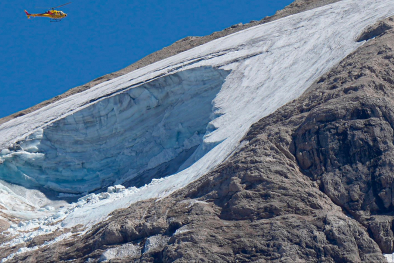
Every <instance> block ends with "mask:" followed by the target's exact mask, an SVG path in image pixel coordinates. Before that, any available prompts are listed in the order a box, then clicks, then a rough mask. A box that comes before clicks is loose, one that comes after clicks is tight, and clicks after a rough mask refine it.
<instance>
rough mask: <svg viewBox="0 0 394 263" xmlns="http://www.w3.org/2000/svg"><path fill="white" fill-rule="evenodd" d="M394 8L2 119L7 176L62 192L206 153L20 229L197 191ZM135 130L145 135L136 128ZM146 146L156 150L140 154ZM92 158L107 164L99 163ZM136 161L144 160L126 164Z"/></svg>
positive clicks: (254, 43)
mask: <svg viewBox="0 0 394 263" xmlns="http://www.w3.org/2000/svg"><path fill="white" fill-rule="evenodd" d="M393 15H394V2H393V1H391V0H380V1H376V0H344V1H340V2H337V3H334V4H331V5H327V6H324V7H321V8H317V9H313V10H310V11H307V12H303V13H300V14H296V15H292V16H289V17H286V18H282V19H280V20H277V21H274V22H271V23H267V24H263V25H259V26H256V27H253V28H249V29H246V30H244V31H241V32H238V33H235V34H232V35H229V36H226V37H223V38H220V39H217V40H215V41H212V42H209V43H207V44H205V45H202V46H199V47H196V48H194V49H191V50H189V51H186V52H183V53H181V54H178V55H176V56H173V57H170V58H167V59H165V60H162V61H159V62H157V63H154V64H152V65H149V66H147V67H144V68H142V69H139V70H136V71H133V72H131V73H128V74H126V75H124V76H121V77H118V78H116V79H113V80H110V81H107V82H104V83H102V84H99V85H97V86H95V87H93V88H91V89H89V90H87V91H85V92H82V93H79V94H76V95H73V96H70V97H68V98H65V99H62V100H60V101H58V102H55V103H53V104H51V105H48V106H46V107H44V108H42V109H40V110H38V111H35V112H33V113H30V114H27V115H25V116H22V117H19V118H16V119H13V120H11V121H9V122H7V123H4V124H2V125H1V126H0V152H1V153H0V176H1V177H0V179H3V180H5V181H9V182H14V183H19V184H22V185H25V186H29V187H35V186H40V187H46V188H49V189H52V190H55V191H58V192H59V193H61V194H59V196H65V195H70V194H80V193H81V191H82V189H90V190H94V189H98V188H100V187H106V186H109V185H110V184H113V185H115V184H120V183H123V182H126V181H127V180H129V179H133V178H134V179H135V178H138V176H144V175H145V174H146V173H147V172H149V171H151V169H154V168H155V167H157V166H160V165H161V164H163V163H168V162H171V161H172V160H174V158H177V157H179V156H181V155H182V153H184V152H186V151H187V150H189V149H194V148H196V150H195V152H194V153H193V154H192V155H190V156H189V155H186V156H185V157H184V159H182V161H181V162H180V163H178V162H174V163H176V165H179V167H177V166H176V165H175V167H176V168H177V169H178V172H177V173H174V174H172V175H170V176H168V177H165V178H161V179H154V180H153V181H152V182H151V183H149V184H147V185H145V186H142V187H130V188H127V189H122V190H119V192H116V191H115V192H114V191H113V189H112V190H111V191H108V192H105V193H101V194H90V195H87V196H85V197H83V198H81V199H80V201H79V202H78V203H73V204H71V205H69V206H66V207H63V208H55V209H54V210H53V216H49V217H48V216H47V217H45V218H39V219H35V220H32V221H29V222H28V223H26V224H25V225H21V226H17V225H13V227H12V233H13V234H15V233H17V232H18V231H26V227H27V226H30V227H29V229H35V228H36V227H37V226H41V227H40V228H39V229H45V227H43V226H44V225H46V224H51V229H53V226H54V224H53V223H54V222H58V223H57V226H58V227H72V226H75V225H77V224H83V225H86V226H91V225H92V224H95V223H97V222H99V221H101V220H103V219H105V218H106V217H107V216H108V214H109V213H110V212H112V211H113V210H115V209H118V208H124V207H127V206H129V205H130V204H131V203H134V202H137V201H139V200H145V199H148V198H162V197H165V196H167V195H169V194H170V193H172V192H174V191H175V190H177V189H179V188H181V187H184V186H186V185H187V184H189V183H190V182H192V181H194V180H196V179H198V178H199V177H201V176H202V175H204V174H206V173H207V172H209V171H211V170H212V169H214V168H215V167H216V166H217V165H218V164H220V163H222V162H223V161H224V160H225V159H226V158H227V157H228V156H229V155H231V153H233V152H234V151H235V150H237V149H238V148H239V147H240V146H241V145H242V144H240V141H241V140H242V137H243V136H244V135H245V133H246V132H247V131H248V129H249V128H250V126H251V125H252V124H253V123H255V122H257V121H258V120H259V119H261V118H263V117H265V116H267V115H269V114H270V113H272V112H274V111H275V110H276V109H278V108H279V107H281V106H282V105H284V104H285V103H287V102H289V101H291V100H293V99H296V98H298V97H299V96H300V95H301V94H302V93H303V92H304V91H305V90H306V89H307V88H308V87H309V86H310V85H311V84H312V83H313V82H314V81H315V80H317V79H318V78H319V77H320V76H321V75H322V74H323V73H325V72H327V71H328V70H329V69H330V68H332V67H333V66H334V65H335V64H337V63H339V62H340V61H341V60H342V59H344V58H345V57H346V56H347V55H348V54H350V53H351V52H353V51H354V50H356V49H357V48H358V47H359V46H360V45H362V44H363V43H358V42H356V41H355V39H357V37H358V36H359V35H360V34H361V32H362V31H363V30H364V29H365V28H366V27H367V26H369V25H372V24H374V23H375V22H377V21H378V20H381V19H384V18H386V17H389V16H393ZM168 87H170V88H168ZM200 90H203V92H202V91H201V92H200ZM137 93H138V94H137ZM175 97H176V98H175ZM130 98H131V99H130ZM196 98H197V99H196ZM131 100H133V103H134V104H132V103H131V102H130V101H131ZM130 103H131V104H132V105H131V104H130ZM122 114H123V115H122ZM147 114H148V115H147ZM149 114H151V115H149ZM144 116H149V117H144ZM190 120H196V121H195V122H193V121H190ZM98 123H100V124H98ZM126 123H127V124H126ZM130 123H131V124H130ZM109 127H112V129H110V128H109ZM133 127H134V128H135V129H136V130H138V133H135V134H132V133H130V130H133V129H134V128H133ZM130 134H132V135H130ZM82 135H83V136H82ZM51 136H52V137H51ZM129 136H131V137H129ZM133 136H134V137H133ZM117 138H121V141H117ZM130 138H132V139H130ZM89 140H90V142H92V144H88V143H87V141H89ZM48 142H50V144H49V143H48ZM79 143H82V144H83V147H79V148H78V144H79ZM15 145H19V146H18V147H16V146H15ZM51 145H52V146H53V145H55V146H53V147H52V146H51ZM89 145H90V146H89ZM67 147H69V148H67ZM89 147H91V149H89ZM70 149H72V150H70ZM143 149H148V151H146V152H145V153H141V152H138V151H143ZM136 150H138V151H137V152H136ZM93 152H97V154H94V156H93V154H92V153H93ZM152 152H154V154H153V153H152ZM140 154H141V155H140ZM62 156H63V157H65V158H66V159H67V160H65V159H64V158H63V159H62ZM133 156H134V157H133ZM140 156H141V157H140ZM89 157H91V158H92V159H93V160H96V161H92V163H89V162H88V160H89ZM94 158H96V159H94ZM127 158H134V159H132V160H133V161H132V162H129V163H130V164H128V165H127V166H125V165H123V164H124V163H126V162H127V160H128V159H127ZM80 160H87V163H86V162H85V161H83V162H82V161H80ZM97 160H98V161H97ZM106 162H107V163H106ZM94 164H97V165H94ZM107 166H110V167H111V169H112V170H111V169H110V170H105V169H104V168H105V167H107ZM1 169H3V170H1ZM92 171H93V172H92ZM11 175H12V176H11ZM13 176H15V178H14V177H13ZM17 176H18V178H16V177H17ZM70 176H71V177H72V179H73V180H74V179H75V180H77V181H78V184H72V183H71V182H70V180H69V179H70V178H69V177H70ZM84 176H87V177H88V178H85V177H84ZM112 177H113V178H112ZM67 180H68V181H67ZM71 181H72V180H71ZM0 183H1V182H0ZM1 189H4V190H2V191H3V192H4V193H5V194H4V195H2V196H1V204H7V203H9V202H11V201H10V200H13V198H14V195H15V193H14V192H12V191H10V190H9V188H0V190H1ZM7 193H8V194H7ZM65 193H66V194H65ZM5 200H8V201H5ZM47 201H48V200H45V202H47ZM18 202H20V203H23V198H20V200H19V201H18ZM42 202H44V201H42ZM45 204H46V205H47V203H45ZM25 206H28V207H29V209H30V210H31V209H32V207H35V206H37V204H29V203H27V204H20V205H19V206H18V207H19V208H18V207H16V208H15V207H14V208H12V209H11V208H9V209H8V210H9V211H8V212H9V213H11V212H12V211H18V209H19V211H18V212H19V213H20V214H23V211H25V210H24V209H25ZM0 208H1V207H0ZM43 209H44V210H45V211H49V210H51V209H49V208H48V207H46V208H41V212H42V211H43ZM11 210H12V211H11ZM4 212H6V213H7V211H4ZM26 213H27V211H26ZM27 214H29V216H26V218H30V217H31V211H30V212H29V213H27ZM40 216H41V214H39V213H38V210H37V217H40ZM21 217H23V216H21ZM37 231H39V230H37ZM43 233H47V232H45V231H44V232H43ZM37 234H39V233H37ZM25 235H27V234H25ZM17 240H20V241H15V242H23V236H22V237H21V239H17ZM15 242H14V243H15ZM14 243H13V244H14ZM3 245H10V244H3Z"/></svg>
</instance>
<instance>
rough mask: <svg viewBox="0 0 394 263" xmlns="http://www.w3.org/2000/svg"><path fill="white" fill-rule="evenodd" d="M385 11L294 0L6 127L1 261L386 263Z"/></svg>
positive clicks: (370, 5) (389, 122)
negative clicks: (260, 18)
mask: <svg viewBox="0 0 394 263" xmlns="http://www.w3.org/2000/svg"><path fill="white" fill-rule="evenodd" d="M393 15H394V5H393V3H392V1H379V2H377V1H374V0H362V1H356V0H343V1H329V2H327V1H296V2H294V3H293V4H291V5H290V6H289V7H287V8H286V9H284V10H283V11H280V12H278V13H277V14H276V15H275V16H274V17H273V18H266V19H265V21H263V22H266V23H263V22H261V23H258V22H256V23H254V24H251V25H238V26H234V27H232V29H228V30H227V33H226V32H224V33H222V34H220V33H218V34H217V35H216V36H212V35H211V36H210V37H206V39H205V40H204V39H200V40H199V39H197V38H188V39H185V40H183V41H180V42H177V43H175V44H174V46H172V48H173V49H172V51H173V54H171V55H172V56H166V55H164V53H160V52H159V53H157V54H156V55H157V59H154V58H152V57H151V58H146V59H145V60H142V61H141V62H139V63H140V64H138V63H137V64H138V65H136V66H131V67H130V68H128V69H125V70H124V71H121V72H118V73H114V74H112V75H108V76H106V77H103V78H102V79H101V80H96V81H94V83H93V84H92V83H91V84H88V85H86V87H84V88H81V89H79V90H77V91H76V90H74V91H72V92H70V93H69V94H67V95H64V96H61V97H60V98H58V99H56V100H53V101H51V102H50V103H47V105H45V106H43V105H41V106H39V107H36V108H35V109H34V110H31V111H30V112H29V111H27V112H26V113H23V114H21V115H22V116H19V117H16V118H15V116H14V117H10V118H7V119H6V120H4V121H3V123H2V124H1V125H0V179H1V181H0V189H1V192H2V196H1V198H0V210H1V213H0V216H1V218H0V229H1V230H2V234H1V235H0V240H1V244H0V254H1V255H3V259H2V261H1V262H19V261H24V260H27V261H30V262H59V261H72V262H104V261H110V262H125V261H126V262H174V261H176V262H247V261H251V262H256V261H258V262H266V261H269V262H271V261H272V262H362V261H364V262H382V261H385V257H384V255H383V253H385V254H391V253H393V252H394V246H393V240H394V234H393V230H392V225H393V219H394V218H393V215H392V208H393V198H392V188H393V182H394V180H393V178H394V177H393V173H392V171H391V170H392V159H393V158H392V152H393V149H394V147H393V141H394V140H393V136H394V133H393V128H392V127H393V116H394V115H393V112H392V110H391V109H392V108H393V107H392V105H391V104H392V100H391V97H392V96H393V94H392V89H393V87H392V85H393V83H394V81H393V80H392V77H391V76H392V75H393V74H392V73H393V72H392V71H393V70H394V64H393V63H394V61H393V59H392V58H393V56H394V55H393V47H392V41H391V40H392V37H393V34H394V31H393V26H394V22H393V20H392V19H390V18H389V17H390V16H393ZM236 28H238V29H236ZM235 31H238V32H235ZM228 33H232V34H228ZM215 38H216V39H215ZM198 41H200V42H198ZM182 42H183V45H186V43H189V44H190V43H192V44H193V43H194V48H191V49H189V50H187V48H183V49H184V50H182V49H177V48H176V47H177V45H180V46H182V44H181V43H182ZM189 47H193V45H191V46H189ZM169 49H170V50H171V48H169ZM181 51H183V52H181ZM150 59H153V60H154V61H150ZM144 61H145V62H144ZM147 61H150V62H154V63H150V62H147ZM133 67H135V68H133ZM387 258H389V256H388V255H387Z"/></svg>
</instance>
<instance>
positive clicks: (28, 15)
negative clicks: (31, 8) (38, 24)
mask: <svg viewBox="0 0 394 263" xmlns="http://www.w3.org/2000/svg"><path fill="white" fill-rule="evenodd" d="M25 13H26V15H27V18H30V16H31V14H29V12H27V11H26V10H25Z"/></svg>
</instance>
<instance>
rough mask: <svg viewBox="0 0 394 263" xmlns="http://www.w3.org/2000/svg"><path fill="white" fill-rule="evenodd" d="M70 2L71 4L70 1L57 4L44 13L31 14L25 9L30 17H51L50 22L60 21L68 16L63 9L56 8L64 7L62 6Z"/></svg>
mask: <svg viewBox="0 0 394 263" xmlns="http://www.w3.org/2000/svg"><path fill="white" fill-rule="evenodd" d="M68 4H71V2H68V3H66V4H63V5H59V6H56V7H52V8H50V10H48V11H47V12H45V13H42V14H30V13H29V12H27V11H26V10H25V13H26V15H27V18H30V17H49V18H50V19H51V20H50V22H60V21H61V20H62V19H63V18H65V17H66V16H67V14H66V13H64V12H63V11H58V10H55V8H58V7H62V6H65V5H68Z"/></svg>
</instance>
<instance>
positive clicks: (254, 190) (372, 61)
mask: <svg viewBox="0 0 394 263" xmlns="http://www.w3.org/2000/svg"><path fill="white" fill-rule="evenodd" d="M393 23H394V22H393V20H392V19H388V20H386V21H384V24H385V26H384V28H385V30H383V31H381V32H380V33H379V34H375V33H372V31H373V30H375V29H376V27H375V28H371V29H368V31H367V32H365V33H364V34H363V36H368V35H369V36H370V37H376V38H375V39H373V40H370V41H369V42H367V43H366V44H365V45H364V46H362V47H361V48H360V49H358V50H357V51H356V52H354V53H353V54H351V55H349V56H348V57H347V58H346V59H345V60H344V61H342V62H341V63H340V64H339V65H338V66H337V67H336V68H334V69H333V70H332V71H330V72H329V73H327V74H325V75H324V76H322V77H321V78H320V79H319V80H318V81H317V82H316V83H315V84H314V85H313V86H311V87H310V89H309V90H308V91H307V92H306V93H305V94H304V95H303V96H301V97H300V98H299V99H297V100H295V101H293V102H291V103H289V104H287V105H285V106H283V107H282V108H280V109H279V110H278V111H276V112H275V113H274V114H272V115H270V116H268V117H266V118H263V119H262V120H260V121H259V122H258V123H256V124H254V125H253V126H252V128H251V129H250V131H249V132H248V134H247V135H246V136H245V137H244V140H243V141H244V146H243V147H242V148H241V149H239V150H238V151H237V152H236V153H234V154H233V156H232V157H230V158H229V159H228V160H227V161H226V162H225V163H223V164H222V165H220V166H219V167H218V168H217V169H216V170H214V171H213V172H211V173H209V174H207V175H205V176H203V177H202V178H200V179H199V180H197V181H195V182H194V183H192V184H190V185H188V186H187V187H185V188H184V189H181V190H179V191H177V192H175V193H174V194H172V195H171V196H169V197H167V198H164V199H161V200H147V201H143V202H139V203H136V204H133V205H131V206H130V207H129V208H127V209H123V210H119V211H115V212H114V213H113V214H112V216H111V217H110V218H109V219H108V220H106V221H104V222H102V223H100V224H98V225H96V226H94V227H93V228H92V229H91V231H89V232H88V233H86V234H84V235H81V236H75V237H74V238H73V239H72V240H71V241H70V240H67V241H63V242H58V243H55V244H54V245H51V246H46V247H43V248H40V249H39V250H36V251H34V252H30V253H25V254H19V255H18V256H16V257H14V258H13V259H11V260H10V262H12V261H15V262H20V261H24V260H26V261H27V262H58V261H66V260H74V261H73V262H100V261H105V260H109V261H111V262H124V261H127V262H248V261H250V262H267V261H269V262H384V261H385V259H384V257H383V255H382V252H384V253H392V252H393V250H394V248H393V241H394V237H393V219H394V215H393V212H392V211H393V204H394V202H393V200H394V199H393V182H394V175H393V162H394V157H393V156H394V155H393V148H394V145H393V141H394V133H393V129H394V110H393V109H394V92H393V88H394V79H393V77H392V76H394V44H393V41H392V40H393V37H394V30H392V27H393ZM15 249H18V248H15ZM1 252H3V251H0V253H1Z"/></svg>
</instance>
